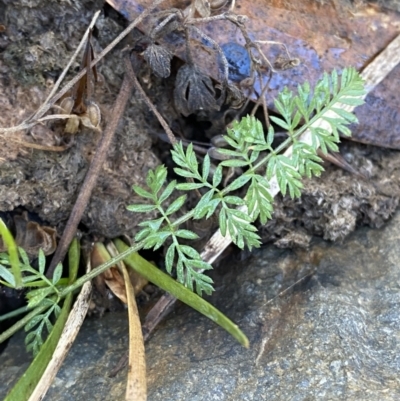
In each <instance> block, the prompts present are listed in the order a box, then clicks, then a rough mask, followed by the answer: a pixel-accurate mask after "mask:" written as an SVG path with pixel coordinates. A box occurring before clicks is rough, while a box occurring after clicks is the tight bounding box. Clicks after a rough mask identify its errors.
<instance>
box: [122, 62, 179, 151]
mask: <svg viewBox="0 0 400 401" xmlns="http://www.w3.org/2000/svg"><path fill="white" fill-rule="evenodd" d="M126 73H127V74H128V76H129V78H130V80H131V81H132V82H133V85H134V87H135V89H136V90H137V91H138V92H139V93H140V96H141V97H142V99H143V100H144V102H145V103H146V104H147V106H148V107H149V108H150V110H151V111H152V112H153V113H154V114H155V116H156V117H157V119H158V121H159V123H160V124H161V126H162V127H163V128H164V130H165V132H166V134H167V135H168V139H169V140H170V142H171V143H172V145H174V144H175V143H176V137H175V135H174V133H173V132H172V130H171V128H170V127H169V125H168V123H167V122H166V121H165V119H164V117H163V116H162V115H161V114H160V113H159V111H158V110H157V108H156V107H155V106H154V104H153V102H152V101H151V100H150V99H149V97H148V96H147V94H146V92H145V91H144V89H143V88H142V85H140V82H139V81H138V79H137V78H136V74H135V71H134V70H133V68H132V64H131V63H127V66H126Z"/></svg>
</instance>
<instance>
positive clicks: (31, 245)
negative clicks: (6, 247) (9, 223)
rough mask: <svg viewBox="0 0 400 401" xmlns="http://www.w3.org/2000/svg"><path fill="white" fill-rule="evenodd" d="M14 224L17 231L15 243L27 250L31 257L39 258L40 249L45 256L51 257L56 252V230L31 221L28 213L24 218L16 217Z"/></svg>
mask: <svg viewBox="0 0 400 401" xmlns="http://www.w3.org/2000/svg"><path fill="white" fill-rule="evenodd" d="M14 223H15V231H16V234H15V242H16V243H17V245H18V246H20V247H21V248H23V249H25V251H26V253H27V254H28V255H29V256H34V257H37V254H38V252H39V249H42V250H43V252H44V254H45V255H50V254H52V253H53V252H54V251H55V249H56V246H57V241H56V234H57V232H56V230H55V229H54V228H51V227H46V226H41V225H40V224H39V223H37V222H35V221H29V219H28V214H27V213H26V212H24V213H23V214H22V216H14Z"/></svg>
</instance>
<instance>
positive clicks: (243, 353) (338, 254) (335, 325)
mask: <svg viewBox="0 0 400 401" xmlns="http://www.w3.org/2000/svg"><path fill="white" fill-rule="evenodd" d="M399 238H400V214H397V215H396V217H395V218H394V219H393V220H392V221H391V222H390V223H389V224H387V225H386V226H385V227H384V228H383V229H379V230H376V229H375V230H373V229H368V228H363V229H360V230H357V231H356V232H354V233H353V234H351V235H350V237H349V238H348V239H346V240H345V241H344V242H343V243H342V244H327V243H326V242H323V241H321V240H315V241H314V243H313V244H312V245H311V247H310V249H309V251H308V252H305V251H288V250H280V249H277V248H275V247H273V246H268V247H265V248H263V249H261V250H259V251H257V252H256V253H255V254H254V255H253V256H252V257H251V259H250V260H245V261H242V262H240V261H237V263H232V261H230V262H229V265H228V264H225V267H224V266H222V267H221V269H219V271H218V275H217V276H215V281H216V289H217V291H216V292H215V294H214V295H213V296H212V298H211V302H212V303H213V304H215V305H216V306H217V307H218V308H220V309H221V310H222V311H224V312H225V313H226V314H227V315H228V316H229V317H231V318H232V319H233V320H234V321H235V322H237V323H238V324H239V325H240V326H241V327H242V328H243V330H244V331H245V332H246V334H247V335H248V337H249V339H250V343H251V347H250V349H244V348H242V347H241V346H239V345H238V344H236V343H235V341H234V340H233V339H232V338H230V337H229V336H228V335H227V334H226V333H225V332H224V331H223V330H222V329H219V328H218V327H216V326H215V325H214V324H213V323H211V322H210V321H208V320H207V319H205V318H203V317H201V316H200V315H199V314H197V313H196V312H194V311H191V310H190V309H189V308H186V307H184V306H183V307H180V308H178V309H177V310H176V312H175V313H174V314H173V315H172V316H170V317H169V318H168V319H167V322H166V323H165V324H163V325H162V326H160V327H159V328H158V329H157V331H156V332H155V335H154V336H153V337H152V338H151V339H150V342H149V343H148V344H147V346H146V355H147V368H148V386H149V398H148V399H149V401H186V400H191V401H208V400H218V401H222V400H224V401H228V400H229V401H238V400H241V401H246V400H248V401H250V400H252V401H254V400H257V401H259V400H277V401H278V400H279V401H283V400H296V401H300V400H317V399H318V400H321V399H324V400H339V399H343V400H349V401H358V400H364V401H369V400H371V401H376V400H377V399H379V400H382V401H392V400H396V399H399V397H400V385H399V384H400V383H399V377H400V361H399V356H398V349H399V346H400V344H399V341H400V340H399V336H398V332H399V321H400V317H399V303H400V291H399V282H400V272H399V269H398V266H399V264H400V257H399V249H400V244H399ZM305 275H308V276H307V277H306V278H305V279H304V280H301V281H300V282H299V283H298V284H296V285H294V286H293V287H291V288H290V289H289V290H287V291H286V292H285V293H283V294H281V295H279V294H280V292H281V291H283V290H284V289H285V288H287V287H288V286H291V285H292V284H294V283H295V282H296V281H298V280H299V278H301V277H304V276H305ZM126 330H127V322H126V317H125V314H108V315H107V316H106V317H104V318H103V319H98V320H95V319H89V320H87V321H86V322H85V324H84V327H83V329H82V331H81V332H80V334H79V337H78V340H77V342H76V343H75V344H74V346H73V348H72V351H71V352H70V354H69V356H68V358H67V360H66V362H65V363H64V366H63V368H62V370H61V372H60V373H59V374H58V376H57V379H56V381H55V383H54V385H53V387H52V388H51V390H50V392H49V393H48V395H47V397H46V400H49V401H55V400H57V401H64V400H65V401H67V400H68V401H81V400H87V398H88V397H90V399H92V400H96V401H97V400H99V401H100V400H110V399H112V400H123V399H124V398H123V397H124V391H125V389H124V380H125V373H123V372H121V373H120V374H119V375H118V376H117V377H116V378H113V379H110V378H108V377H107V374H108V372H109V371H110V369H111V368H112V367H113V365H114V364H115V363H116V361H117V360H118V359H119V356H120V355H121V353H122V352H123V350H125V349H126V341H127V332H126ZM22 348H23V345H22V338H21V336H20V337H18V338H14V339H12V340H11V342H10V344H9V346H8V349H7V350H6V352H5V354H4V355H2V366H3V368H2V370H1V372H0V383H1V385H0V395H4V391H5V387H6V385H7V383H9V382H10V380H11V378H12V377H16V376H17V375H18V374H20V372H21V366H23V357H22V356H18V355H21V353H23V352H22V351H21V350H22Z"/></svg>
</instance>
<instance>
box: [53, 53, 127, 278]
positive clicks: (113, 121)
mask: <svg viewBox="0 0 400 401" xmlns="http://www.w3.org/2000/svg"><path fill="white" fill-rule="evenodd" d="M126 62H127V63H130V62H129V60H127V61H126ZM132 88H133V81H132V79H131V78H130V76H129V74H125V76H124V80H123V81H122V85H121V89H120V91H119V94H118V96H117V99H116V100H115V104H114V108H113V111H112V113H111V114H110V116H111V117H110V121H109V122H108V124H107V127H106V129H105V130H104V134H103V136H102V138H101V140H100V142H99V144H98V145H97V149H96V153H95V155H94V158H93V160H92V162H91V164H90V167H89V170H88V172H87V173H86V177H85V180H84V181H83V183H82V185H81V189H80V192H79V195H78V198H77V199H76V202H75V205H74V207H73V209H72V211H71V215H70V216H69V219H68V222H67V225H66V227H65V230H64V232H63V235H62V237H61V240H60V242H59V244H58V247H57V250H56V252H55V254H54V256H53V259H52V261H51V264H50V267H49V270H48V271H47V274H46V275H47V277H52V276H53V273H54V269H55V268H56V266H57V264H58V263H59V262H61V261H62V260H63V259H64V256H65V254H66V253H67V250H68V247H69V244H70V243H71V241H72V239H73V238H74V236H75V233H76V230H77V228H78V224H79V222H80V221H81V218H82V215H83V212H84V211H85V208H86V205H87V204H88V202H89V199H90V196H91V194H92V191H93V188H94V186H95V185H96V181H97V178H98V176H99V173H100V170H101V168H102V166H103V164H104V161H105V160H106V157H107V152H108V149H109V147H110V144H111V141H112V139H113V137H114V134H115V131H116V129H117V126H118V122H119V120H120V118H121V117H122V114H123V112H124V110H125V106H126V104H127V102H128V100H129V97H130V95H131V92H132Z"/></svg>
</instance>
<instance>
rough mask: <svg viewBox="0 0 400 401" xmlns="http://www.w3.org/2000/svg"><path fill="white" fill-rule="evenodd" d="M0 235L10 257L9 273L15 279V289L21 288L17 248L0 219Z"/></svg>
mask: <svg viewBox="0 0 400 401" xmlns="http://www.w3.org/2000/svg"><path fill="white" fill-rule="evenodd" d="M0 235H1V236H2V238H3V241H4V244H5V245H6V246H7V252H8V254H9V255H10V263H11V271H12V273H13V275H14V279H15V288H16V289H19V288H22V275H21V269H20V267H19V257H18V248H17V245H16V244H15V241H14V238H13V236H12V234H11V232H10V230H9V229H8V227H7V226H6V225H5V224H4V221H3V220H2V219H0Z"/></svg>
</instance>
